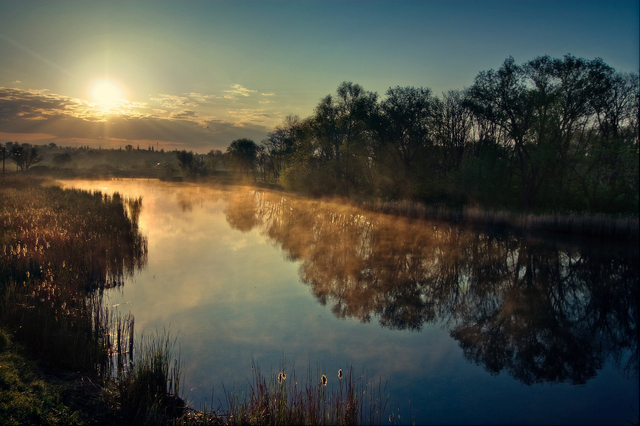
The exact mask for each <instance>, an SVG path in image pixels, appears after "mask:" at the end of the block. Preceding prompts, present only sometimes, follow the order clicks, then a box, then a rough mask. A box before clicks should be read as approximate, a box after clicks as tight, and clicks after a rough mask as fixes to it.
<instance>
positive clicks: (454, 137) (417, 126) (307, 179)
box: [256, 55, 640, 214]
mask: <svg viewBox="0 0 640 426" xmlns="http://www.w3.org/2000/svg"><path fill="white" fill-rule="evenodd" d="M639 110H640V109H639V91H638V75H637V74H625V73H620V72H616V71H615V70H614V69H613V68H611V67H610V66H608V65H607V64H605V63H604V62H603V61H602V60H601V59H595V60H585V59H578V58H575V57H573V56H569V55H567V56H565V57H564V58H562V59H553V58H550V57H548V56H543V57H538V58H536V59H533V60H531V61H529V62H527V63H525V64H522V65H517V64H516V63H515V61H514V60H513V58H508V59H507V60H506V61H505V62H504V63H503V65H502V66H501V67H500V68H499V69H498V70H497V71H494V70H490V71H482V72H480V73H479V74H478V76H477V77H476V78H475V81H474V84H473V85H472V86H471V87H469V88H467V89H465V90H452V91H449V92H447V93H444V94H443V95H442V96H440V97H438V96H434V95H433V94H432V93H431V91H430V90H429V89H427V88H414V87H395V88H390V89H389V90H388V91H387V93H386V97H384V98H382V99H380V98H379V97H378V95H377V94H376V93H371V92H367V91H365V90H364V89H363V88H362V87H361V86H359V85H357V84H353V83H350V82H345V83H342V84H341V85H340V86H339V87H338V90H337V93H336V95H335V96H333V95H329V96H326V97H325V98H323V99H322V100H321V101H320V103H319V104H318V105H317V107H316V109H315V113H314V114H313V115H312V116H310V117H307V118H305V119H299V118H298V117H288V118H287V119H286V120H285V121H284V123H283V124H282V125H280V126H279V127H277V128H276V130H275V131H273V132H272V133H270V134H269V136H268V138H267V139H266V140H264V141H262V144H261V147H260V149H259V150H258V152H257V159H256V164H257V166H258V168H259V170H260V171H261V175H262V177H263V179H265V180H271V181H278V182H281V183H282V184H284V186H285V187H287V188H290V189H296V190H301V191H305V192H309V193H312V194H316V195H324V194H335V195H344V196H351V197H352V196H354V195H355V196H362V197H366V198H369V197H375V198H379V199H382V200H393V199H413V200H416V201H422V202H426V203H431V204H439V205H442V206H447V207H454V208H455V207H462V206H469V205H474V206H481V207H484V208H492V209H504V208H506V209H512V210H522V211H550V210H551V211H565V212H566V211H592V212H604V213H635V214H637V212H638V192H639V187H638V177H639V172H638V139H639V138H638V122H639Z"/></svg>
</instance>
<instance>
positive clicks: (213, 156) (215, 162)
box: [204, 149, 224, 173]
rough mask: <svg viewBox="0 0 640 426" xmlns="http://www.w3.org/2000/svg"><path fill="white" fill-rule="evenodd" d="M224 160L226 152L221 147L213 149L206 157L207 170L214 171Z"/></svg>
mask: <svg viewBox="0 0 640 426" xmlns="http://www.w3.org/2000/svg"><path fill="white" fill-rule="evenodd" d="M223 162H224V154H223V153H222V151H220V150H219V149H215V150H213V149H212V150H211V151H209V152H208V153H207V155H206V156H205V159H204V164H205V167H206V169H207V172H209V173H214V172H216V170H218V168H219V167H220V166H221V165H222V164H223Z"/></svg>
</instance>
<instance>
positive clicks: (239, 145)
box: [227, 138, 258, 179]
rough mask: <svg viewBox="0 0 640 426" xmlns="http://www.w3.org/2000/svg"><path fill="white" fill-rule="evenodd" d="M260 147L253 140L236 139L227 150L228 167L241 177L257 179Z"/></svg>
mask: <svg viewBox="0 0 640 426" xmlns="http://www.w3.org/2000/svg"><path fill="white" fill-rule="evenodd" d="M257 157H258V145H256V143H255V142H254V141H252V140H251V139H246V138H243V139H236V140H234V141H233V142H231V144H230V145H229V147H228V148H227V166H228V167H229V168H230V169H232V170H235V171H236V172H238V173H239V174H240V175H245V176H249V175H251V176H253V178H254V179H255V168H256V160H257Z"/></svg>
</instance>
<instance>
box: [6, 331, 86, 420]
mask: <svg viewBox="0 0 640 426" xmlns="http://www.w3.org/2000/svg"><path fill="white" fill-rule="evenodd" d="M63 390H64V387H63V386H62V385H53V384H51V383H48V382H46V381H45V380H43V379H42V378H41V377H40V376H39V374H38V373H37V370H36V365H35V363H34V362H32V361H30V360H29V359H28V358H27V357H26V356H25V354H24V351H23V350H22V348H21V347H20V346H19V345H16V344H15V343H14V342H12V340H11V337H10V335H9V333H8V332H7V331H6V330H2V329H0V424H3V425H4V424H6V425H12V424H15V425H19V424H46V425H73V424H80V423H81V422H80V416H79V413H78V412H77V411H73V410H71V409H70V408H69V407H68V406H67V405H65V404H64V403H63V402H62V396H61V393H62V391H63Z"/></svg>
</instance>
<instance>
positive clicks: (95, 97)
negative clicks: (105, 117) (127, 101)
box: [89, 79, 124, 108]
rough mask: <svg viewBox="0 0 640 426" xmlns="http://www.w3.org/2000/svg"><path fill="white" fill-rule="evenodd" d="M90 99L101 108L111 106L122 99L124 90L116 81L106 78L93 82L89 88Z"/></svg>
mask: <svg viewBox="0 0 640 426" xmlns="http://www.w3.org/2000/svg"><path fill="white" fill-rule="evenodd" d="M89 96H90V97H91V100H92V101H93V102H95V103H96V104H98V105H100V106H101V107H103V108H113V107H115V106H117V105H118V104H119V103H120V102H121V101H122V100H123V99H124V92H123V91H122V89H121V88H120V86H118V85H117V84H116V83H114V82H113V81H111V80H107V79H99V80H96V81H94V82H93V84H92V85H91V88H90V89H89Z"/></svg>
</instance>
